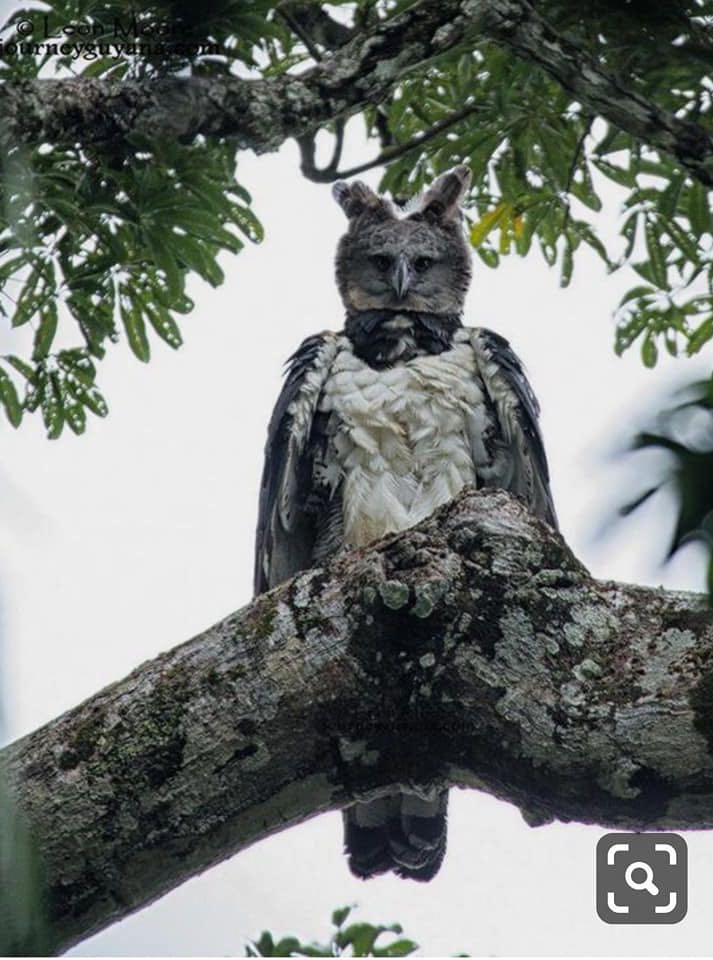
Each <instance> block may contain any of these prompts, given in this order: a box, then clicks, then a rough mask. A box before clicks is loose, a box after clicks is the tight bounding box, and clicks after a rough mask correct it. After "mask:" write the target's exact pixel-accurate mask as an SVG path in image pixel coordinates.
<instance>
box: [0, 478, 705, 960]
mask: <svg viewBox="0 0 713 960" xmlns="http://www.w3.org/2000/svg"><path fill="white" fill-rule="evenodd" d="M712 642H713V619H712V618H711V614H710V611H709V609H708V607H707V605H706V601H705V598H703V597H701V596H697V595H693V594H686V593H679V592H676V593H673V592H666V591H663V590H657V589H648V588H644V587H637V586H630V585H625V584H616V583H606V582H599V581H596V580H593V579H592V578H591V577H590V576H589V574H588V573H587V571H586V570H585V569H584V568H583V567H582V566H581V564H580V563H579V562H578V561H577V560H576V559H575V558H574V556H573V555H572V554H571V552H570V551H569V550H568V548H567V546H566V545H565V544H564V542H563V541H562V539H561V537H560V536H559V535H558V534H556V533H554V532H553V531H552V530H551V529H550V528H548V527H547V526H546V525H544V524H543V523H541V522H540V521H539V520H536V519H534V518H533V517H532V516H530V515H529V513H528V512H527V510H526V509H525V507H524V506H523V505H522V504H521V503H520V502H519V501H518V500H516V499H514V498H512V497H511V496H509V495H508V494H506V493H504V492H502V491H484V492H474V491H472V490H467V491H466V492H465V493H464V494H463V495H462V496H461V497H460V498H459V499H458V500H457V501H454V502H453V503H451V504H449V505H447V506H446V507H444V508H442V509H441V510H440V511H438V512H437V513H436V514H435V515H434V516H433V517H431V518H429V519H428V520H426V521H425V522H424V523H422V524H420V525H419V526H418V527H416V528H414V529H412V530H409V531H407V532H405V533H403V534H400V535H398V536H392V537H388V538H387V539H385V540H384V541H382V542H380V543H378V544H376V545H374V546H373V547H370V548H368V549H360V550H356V551H354V552H351V553H349V554H345V555H344V556H343V557H341V558H340V559H339V560H338V561H336V562H335V563H333V564H331V565H330V567H329V569H328V570H326V569H319V568H318V569H314V570H311V571H308V572H306V573H304V574H301V575H299V576H298V577H296V578H295V579H294V580H292V581H290V582H288V583H286V584H284V585H282V586H280V587H278V588H276V589H275V590H273V591H271V592H270V593H268V594H265V595H263V596H261V597H259V598H258V599H257V600H255V601H254V602H253V603H252V604H250V605H249V606H247V607H245V608H244V609H243V610H241V611H239V612H238V613H235V614H233V615H231V616H229V617H227V618H226V619H225V620H223V621H221V622H220V623H218V624H216V625H215V626H214V627H211V628H210V629H209V630H206V631H205V632H204V633H202V634H201V635H199V636H198V637H195V638H194V639H193V640H190V641H189V642H188V643H184V644H182V645H181V646H179V647H177V648H175V649H174V650H172V651H170V652H168V653H165V654H163V655H162V656H160V657H158V658H157V659H156V660H154V661H152V662H150V663H147V664H144V665H143V666H141V667H139V668H138V669H137V670H135V671H134V672H133V673H132V674H131V675H130V676H128V677H127V678H126V679H125V680H123V681H121V682H120V683H117V684H114V685H113V686H111V687H108V688H107V689H106V690H103V691H101V692H100V693H98V694H97V695H96V696H95V697H93V698H92V699H90V700H88V701H86V702H85V703H84V704H82V705H81V706H79V707H77V708H76V709H75V710H72V711H70V712H69V713H67V714H65V715H64V716H62V717H60V718H59V719H57V720H55V721H53V722H52V723H50V724H48V725H47V726H45V727H43V728H42V729H40V730H38V731H36V732H35V733H32V734H30V735H29V736H27V737H25V738H24V739H22V740H20V741H18V742H17V743H15V744H14V745H12V746H10V747H8V748H6V749H5V750H4V751H2V753H0V772H1V773H2V776H3V777H4V778H5V779H6V781H7V783H8V784H9V786H10V788H11V791H12V793H13V794H14V796H15V798H16V802H17V805H18V808H19V809H20V811H21V812H22V814H23V816H24V818H25V820H26V824H27V826H28V828H29V831H30V834H31V836H32V837H33V839H34V841H35V844H36V847H37V849H38V851H39V853H40V854H41V858H42V862H43V865H44V871H45V876H46V888H47V889H46V894H47V897H46V902H47V932H48V941H47V949H51V950H56V951H59V950H64V949H67V948H68V947H69V946H71V945H72V944H73V943H76V942H77V941H78V940H81V939H82V938H84V937H86V936H88V935H89V934H90V933H94V932H96V931H97V930H100V929H101V928H102V927H105V926H107V925H108V924H110V923H111V922H112V921H114V920H117V919H119V918H120V917H123V916H125V915H126V914H128V913H130V912H131V911H132V910H136V909H138V908H139V907H141V906H144V905H145V904H147V903H148V902H150V901H151V900H153V899H154V898H156V897H159V896H161V895H162V894H163V893H166V892H167V891H168V890H170V889H172V888H173V887H175V886H176V885H178V884H179V883H181V882H182V881H184V880H186V879H188V878H189V877H191V876H193V875H194V874H196V873H198V872H199V871H202V870H205V869H206V868H207V867H210V866H211V865H212V864H214V863H217V862H219V861H220V860H223V859H225V858H226V857H228V856H231V855H232V854H234V853H236V852H237V851H238V850H240V849H242V848H243V847H246V846H247V845H249V844H251V843H253V842H255V841H256V840H259V839H261V838H262V837H264V836H266V835H267V834H269V833H272V832H274V831H277V830H280V829H282V828H284V827H286V826H288V825H290V824H294V823H298V822H299V821H301V820H304V819H305V818H307V817H310V816H313V815H315V814H317V813H320V812H321V811H324V810H330V809H335V808H338V807H340V806H343V805H344V804H346V803H348V802H349V801H351V800H353V799H354V798H356V797H360V798H364V797H369V796H372V795H374V794H375V793H378V792H379V791H382V790H384V789H389V788H391V787H392V786H393V785H394V784H403V783H418V784H428V783H439V784H444V785H447V784H459V785H461V786H470V787H476V788H478V789H481V790H485V791H487V792H489V793H491V794H494V795H495V796H498V797H500V798H502V799H504V800H508V801H510V802H512V803H515V804H517V805H518V806H519V807H520V808H521V809H522V811H523V814H524V815H525V817H526V819H527V820H528V821H529V822H530V823H533V824H535V823H543V822H546V821H548V820H551V819H553V818H558V819H561V820H571V819H574V820H578V821H581V822H585V823H599V824H602V825H608V826H616V827H623V828H649V827H662V828H670V829H682V828H706V827H710V826H712V825H713V757H712V755H711V748H712V746H713V662H712V661H711V652H712V649H713V647H712ZM345 869H346V867H345ZM27 946H28V944H26V943H24V944H23V943H21V942H18V943H15V944H12V945H11V947H12V949H13V950H14V951H15V952H23V950H25V949H27Z"/></svg>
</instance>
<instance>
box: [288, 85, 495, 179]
mask: <svg viewBox="0 0 713 960" xmlns="http://www.w3.org/2000/svg"><path fill="white" fill-rule="evenodd" d="M480 109H481V105H480V104H477V103H471V104H470V105H469V106H467V107H463V108H462V109H461V110H456V112H455V113H452V114H451V115H450V116H448V117H445V118H444V119H443V120H439V121H438V122H437V123H434V124H433V126H432V127H431V128H430V130H426V131H425V133H418V134H416V136H414V137H412V138H411V139H410V140H407V141H406V143H400V144H398V145H396V146H393V147H389V148H387V149H386V150H382V151H381V153H380V154H379V155H378V156H376V157H374V159H373V160H367V161H366V162H365V163H360V164H358V165H357V166H355V167H349V168H348V169H347V170H337V168H336V165H334V164H333V163H330V164H329V166H327V167H325V168H324V169H322V170H318V169H317V168H315V166H314V163H313V162H309V161H310V157H309V155H308V156H307V161H308V162H307V163H306V164H305V153H304V152H303V154H302V173H303V174H304V175H305V176H306V177H307V178H308V179H309V180H313V181H314V182H315V183H331V182H332V181H333V180H346V179H348V178H349V177H353V176H356V174H358V173H364V172H365V171H366V170H372V169H373V168H374V167H380V166H382V164H385V163H391V161H392V160H397V159H398V158H399V157H403V156H404V155H405V154H407V153H410V152H411V151H412V150H417V149H418V148H419V147H421V146H423V144H424V143H428V141H429V140H433V139H434V137H437V136H438V135H439V134H440V133H443V131H444V130H448V129H450V128H451V127H453V126H455V125H456V124H457V123H460V122H461V120H465V119H466V117H469V116H471V115H472V114H474V113H477V112H478V110H480ZM303 139H304V138H300V139H299V140H298V142H299V143H300V149H302V143H301V140H303ZM311 139H312V154H311V158H312V161H313V160H314V137H313V136H312V138H311ZM340 151H341V146H340ZM335 152H336V151H335Z"/></svg>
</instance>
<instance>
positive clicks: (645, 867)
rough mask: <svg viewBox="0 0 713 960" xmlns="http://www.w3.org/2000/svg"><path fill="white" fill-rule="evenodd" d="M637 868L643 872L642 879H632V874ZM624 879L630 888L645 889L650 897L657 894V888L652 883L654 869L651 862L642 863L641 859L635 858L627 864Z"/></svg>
mask: <svg viewBox="0 0 713 960" xmlns="http://www.w3.org/2000/svg"><path fill="white" fill-rule="evenodd" d="M637 870H638V871H640V872H641V873H643V874H644V879H643V880H634V877H633V874H634V872H635V871H637ZM624 880H625V881H626V883H627V886H629V887H631V889H632V890H646V892H647V893H650V894H651V896H652V897H657V896H658V893H659V888H658V887H657V886H656V884H655V883H654V871H653V870H652V868H651V864H649V863H644V861H643V860H635V861H634V862H633V863H630V864H629V866H628V867H627V868H626V873H625V874H624Z"/></svg>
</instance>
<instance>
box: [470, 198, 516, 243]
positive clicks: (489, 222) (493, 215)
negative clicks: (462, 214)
mask: <svg viewBox="0 0 713 960" xmlns="http://www.w3.org/2000/svg"><path fill="white" fill-rule="evenodd" d="M509 207H510V204H509V203H505V202H503V203H499V204H498V205H497V207H493V209H492V210H488V212H487V213H484V214H483V216H482V217H481V218H480V220H478V222H477V223H474V224H473V226H472V227H471V230H470V242H471V243H472V245H473V246H474V247H479V246H480V244H481V243H482V242H483V240H485V238H486V237H487V236H488V234H489V233H490V231H491V230H492V229H493V227H496V226H497V225H498V223H499V222H500V221H501V219H502V218H503V217H504V216H505V215H506V213H507V212H508V209H509Z"/></svg>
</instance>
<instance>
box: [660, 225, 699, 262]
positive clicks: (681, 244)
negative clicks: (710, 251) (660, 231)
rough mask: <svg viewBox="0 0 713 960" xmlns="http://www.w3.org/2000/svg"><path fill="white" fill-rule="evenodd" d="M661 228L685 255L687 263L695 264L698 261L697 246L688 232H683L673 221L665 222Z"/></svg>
mask: <svg viewBox="0 0 713 960" xmlns="http://www.w3.org/2000/svg"><path fill="white" fill-rule="evenodd" d="M663 227H664V230H665V231H666V233H667V234H668V235H669V237H670V238H671V240H672V241H673V242H674V244H675V245H676V246H677V247H678V249H679V250H681V252H682V253H683V254H685V256H686V259H687V260H688V261H689V263H693V264H695V263H697V262H698V260H699V253H698V244H697V243H696V241H695V240H694V239H693V237H692V236H691V235H690V234H689V233H688V231H687V230H684V229H683V227H681V226H680V225H679V224H678V223H677V222H676V221H675V220H665V221H664V224H663Z"/></svg>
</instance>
